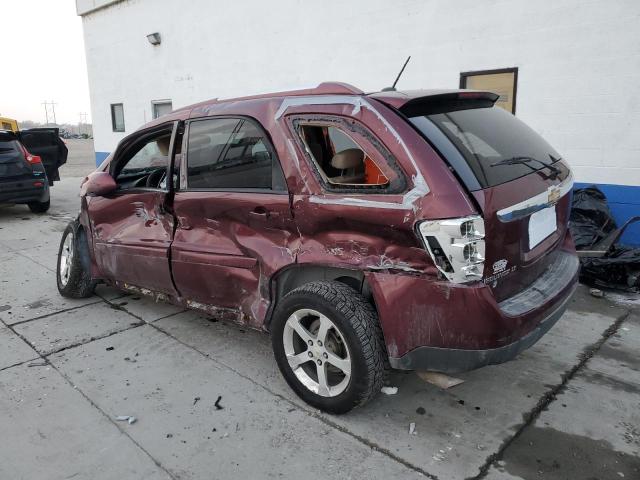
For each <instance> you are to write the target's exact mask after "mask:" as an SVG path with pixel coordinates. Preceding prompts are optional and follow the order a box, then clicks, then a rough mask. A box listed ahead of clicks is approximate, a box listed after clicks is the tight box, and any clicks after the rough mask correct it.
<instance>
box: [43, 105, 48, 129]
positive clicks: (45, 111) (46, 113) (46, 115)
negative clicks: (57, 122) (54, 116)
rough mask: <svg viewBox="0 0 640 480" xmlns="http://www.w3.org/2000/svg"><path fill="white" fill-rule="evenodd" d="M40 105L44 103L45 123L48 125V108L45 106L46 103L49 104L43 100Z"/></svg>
mask: <svg viewBox="0 0 640 480" xmlns="http://www.w3.org/2000/svg"><path fill="white" fill-rule="evenodd" d="M42 105H44V117H45V118H46V125H49V109H48V108H47V105H49V103H48V102H47V101H46V100H45V101H44V102H42Z"/></svg>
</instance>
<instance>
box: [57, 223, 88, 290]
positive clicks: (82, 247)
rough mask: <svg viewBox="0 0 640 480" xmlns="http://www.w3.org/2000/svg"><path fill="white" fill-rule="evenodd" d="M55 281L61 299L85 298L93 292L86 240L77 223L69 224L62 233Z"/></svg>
mask: <svg viewBox="0 0 640 480" xmlns="http://www.w3.org/2000/svg"><path fill="white" fill-rule="evenodd" d="M83 242H85V243H84V244H83ZM56 279H57V283H58V291H59V292H60V295H62V296H63V297H69V298H87V297H90V296H91V295H93V291H94V290H95V287H96V282H95V281H93V280H92V279H91V272H90V267H89V260H88V252H87V250H86V238H85V237H84V232H83V230H82V228H80V226H79V224H78V222H71V223H69V225H67V228H66V229H65V230H64V232H63V233H62V239H61V240H60V248H59V249H58V268H57V269H56Z"/></svg>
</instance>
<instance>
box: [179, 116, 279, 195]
mask: <svg viewBox="0 0 640 480" xmlns="http://www.w3.org/2000/svg"><path fill="white" fill-rule="evenodd" d="M187 185H188V188H190V189H223V190H227V189H231V190H233V189H240V190H244V189H258V190H285V187H284V177H283V174H282V170H281V169H280V164H279V162H278V159H277V157H276V155H275V150H274V149H273V147H272V146H271V142H270V141H269V140H268V139H267V137H266V136H265V133H264V132H263V131H262V129H261V128H259V127H258V126H257V125H256V124H255V123H254V122H253V121H250V120H247V119H243V118H212V119H207V120H198V121H194V122H191V123H190V125H189V137H188V140H187Z"/></svg>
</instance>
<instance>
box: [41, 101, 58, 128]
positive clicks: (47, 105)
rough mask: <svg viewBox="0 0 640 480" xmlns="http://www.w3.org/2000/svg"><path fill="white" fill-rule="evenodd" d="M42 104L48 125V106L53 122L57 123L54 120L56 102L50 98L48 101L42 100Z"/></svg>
mask: <svg viewBox="0 0 640 480" xmlns="http://www.w3.org/2000/svg"><path fill="white" fill-rule="evenodd" d="M42 105H44V116H45V118H46V120H47V125H49V107H51V113H52V116H53V123H55V124H57V123H58V122H57V121H56V105H57V103H56V102H54V101H53V100H51V101H50V102H47V101H46V100H45V101H44V102H42Z"/></svg>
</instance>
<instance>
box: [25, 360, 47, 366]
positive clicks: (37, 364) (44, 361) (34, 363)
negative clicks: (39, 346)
mask: <svg viewBox="0 0 640 480" xmlns="http://www.w3.org/2000/svg"><path fill="white" fill-rule="evenodd" d="M46 365H47V362H46V360H43V361H41V362H31V363H29V364H27V367H44V366H46Z"/></svg>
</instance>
